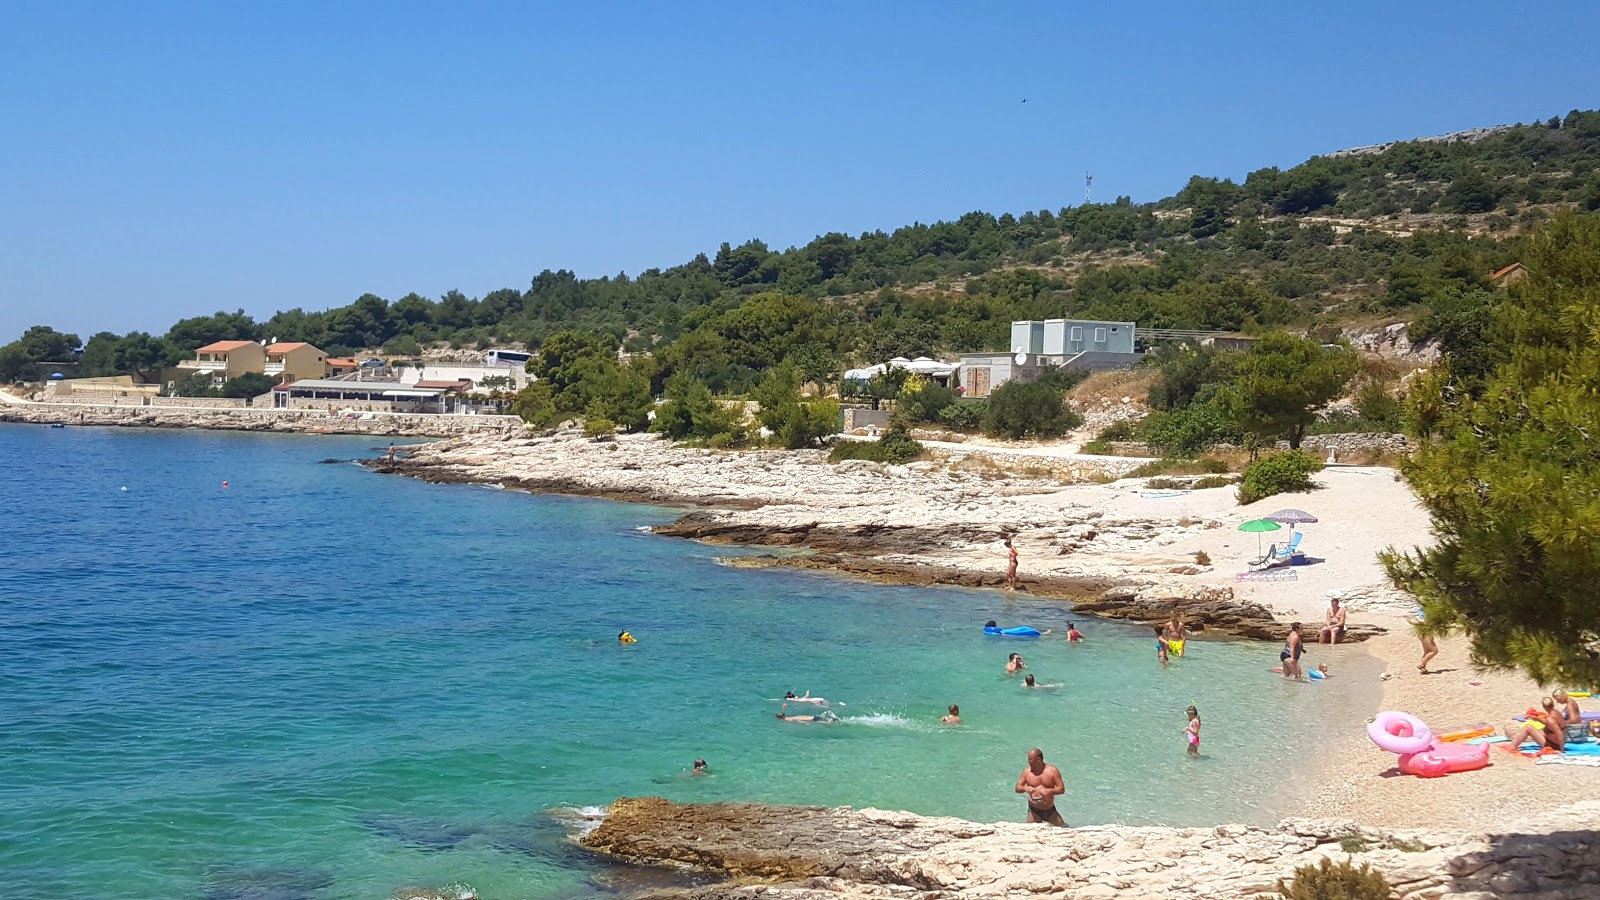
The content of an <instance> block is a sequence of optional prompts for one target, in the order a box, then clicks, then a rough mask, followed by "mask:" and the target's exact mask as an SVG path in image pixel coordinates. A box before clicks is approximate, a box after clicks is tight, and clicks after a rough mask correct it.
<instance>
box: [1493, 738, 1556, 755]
mask: <svg viewBox="0 0 1600 900" xmlns="http://www.w3.org/2000/svg"><path fill="white" fill-rule="evenodd" d="M1498 746H1499V747H1500V749H1501V750H1504V751H1505V752H1507V753H1515V754H1516V755H1518V756H1525V757H1527V758H1529V759H1532V758H1534V757H1536V756H1559V755H1560V754H1559V753H1558V752H1557V751H1555V750H1552V749H1550V748H1549V747H1541V746H1539V745H1538V744H1535V743H1534V742H1533V741H1524V742H1523V743H1522V745H1521V746H1518V747H1513V746H1511V744H1510V742H1509V741H1508V742H1506V743H1504V744H1500V745H1498Z"/></svg>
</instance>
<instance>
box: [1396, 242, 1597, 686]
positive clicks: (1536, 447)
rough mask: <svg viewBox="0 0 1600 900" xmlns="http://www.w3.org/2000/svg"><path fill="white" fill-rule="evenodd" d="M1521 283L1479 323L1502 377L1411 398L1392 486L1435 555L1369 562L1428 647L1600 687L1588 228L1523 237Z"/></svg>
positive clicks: (1593, 266) (1429, 387)
mask: <svg viewBox="0 0 1600 900" xmlns="http://www.w3.org/2000/svg"><path fill="white" fill-rule="evenodd" d="M1523 262H1524V264H1525V265H1526V266H1527V268H1528V275H1527V277H1526V278H1524V279H1523V280H1522V281H1521V282H1519V283H1518V284H1516V285H1514V286H1512V287H1511V289H1510V291H1509V292H1508V294H1507V295H1506V297H1505V299H1504V301H1503V302H1501V303H1500V304H1498V305H1497V306H1495V307H1493V310H1492V313H1491V322H1490V331H1491V332H1492V333H1493V334H1495V335H1496V336H1497V338H1498V339H1499V340H1500V341H1501V342H1502V344H1503V348H1502V352H1503V353H1504V361H1503V362H1501V363H1500V364H1499V365H1497V366H1496V367H1495V368H1494V369H1493V371H1491V372H1490V373H1488V374H1487V375H1486V376H1484V378H1483V379H1482V383H1481V384H1470V383H1466V382H1464V381H1463V378H1462V376H1460V375H1459V374H1457V373H1456V372H1454V370H1453V368H1452V369H1449V370H1445V371H1435V372H1433V373H1430V374H1429V375H1427V376H1425V377H1423V378H1421V379H1419V380H1418V381H1417V383H1416V384H1415V385H1414V386H1413V388H1412V392H1411V398H1410V408H1411V418H1412V421H1413V422H1414V425H1415V428H1416V434H1417V437H1418V438H1419V441H1420V447H1419V449H1418V450H1417V451H1416V453H1414V454H1413V455H1412V456H1411V457H1410V458H1409V459H1407V460H1405V461H1403V462H1402V464H1401V473H1402V475H1403V476H1404V477H1405V479H1406V481H1407V482H1409V483H1410V485H1411V487H1412V489H1413V490H1414V491H1415V492H1416V494H1417V496H1418V498H1420V500H1421V502H1422V504H1423V506H1424V507H1426V508H1427V510H1428V513H1429V515H1430V517H1431V518H1432V523H1433V528H1432V530H1433V533H1434V535H1435V536H1436V538H1437V543H1435V544H1434V545H1433V546H1431V547H1429V548H1426V549H1421V548H1415V549H1413V550H1411V551H1410V552H1403V551H1400V550H1397V549H1391V550H1389V551H1387V552H1385V553H1384V554H1382V556H1381V559H1382V561H1383V563H1384V566H1385V568H1386V569H1387V571H1388V574H1389V578H1390V579H1391V580H1392V581H1393V583H1394V584H1395V585H1396V586H1397V587H1399V588H1402V589H1404V590H1407V591H1410V592H1411V593H1413V594H1415V595H1416V596H1417V597H1418V598H1419V600H1420V601H1421V603H1422V606H1423V608H1424V609H1425V610H1426V612H1427V626H1428V628H1429V630H1430V631H1432V632H1434V633H1443V632H1444V631H1447V630H1451V629H1454V628H1460V629H1461V630H1463V631H1465V633H1466V634H1467V635H1468V636H1469V637H1470V639H1471V641H1472V650H1473V655H1474V657H1475V658H1476V659H1477V660H1479V661H1481V662H1483V663H1485V664H1488V665H1492V666H1498V667H1507V668H1510V667H1515V668H1519V669H1522V670H1523V671H1525V672H1527V673H1528V674H1529V675H1530V676H1531V677H1533V678H1534V679H1535V680H1536V681H1538V682H1539V683H1541V684H1551V683H1554V682H1569V683H1575V684H1584V685H1587V684H1591V683H1594V682H1596V681H1600V659H1597V658H1596V656H1595V654H1594V650H1593V648H1594V646H1595V643H1594V642H1595V641H1596V640H1597V639H1600V599H1597V595H1596V593H1595V590H1594V586H1595V585H1596V584H1597V583H1600V541H1596V539H1595V535H1596V533H1597V531H1600V455H1597V454H1596V453H1595V440H1596V438H1597V437H1600V403H1597V402H1596V400H1595V398H1596V397H1597V396H1600V344H1597V343H1596V342H1595V335H1596V334H1597V333H1600V217H1597V216H1595V215H1593V214H1588V215H1575V214H1564V215H1562V216H1559V217H1558V218H1557V219H1556V220H1555V221H1554V222H1553V223H1551V224H1550V225H1549V226H1546V227H1545V228H1543V229H1541V230H1540V231H1539V232H1537V233H1536V234H1535V235H1533V236H1532V237H1531V238H1530V240H1529V242H1528V248H1527V252H1526V254H1525V255H1524V258H1523Z"/></svg>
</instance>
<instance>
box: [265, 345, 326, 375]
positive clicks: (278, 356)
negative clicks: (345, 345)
mask: <svg viewBox="0 0 1600 900" xmlns="http://www.w3.org/2000/svg"><path fill="white" fill-rule="evenodd" d="M266 352H267V362H266V374H268V375H271V376H273V377H275V378H277V379H278V380H280V381H299V380H300V379H302V378H322V377H323V376H324V375H326V374H327V371H326V370H327V360H328V354H326V353H324V352H322V351H321V350H318V349H317V348H316V347H313V346H312V345H310V344H308V343H306V342H305V341H290V342H286V343H276V344H268V345H267V348H266Z"/></svg>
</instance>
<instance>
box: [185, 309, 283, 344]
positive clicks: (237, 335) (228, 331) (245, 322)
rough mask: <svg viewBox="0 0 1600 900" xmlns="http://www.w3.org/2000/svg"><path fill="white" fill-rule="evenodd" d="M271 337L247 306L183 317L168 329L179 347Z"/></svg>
mask: <svg viewBox="0 0 1600 900" xmlns="http://www.w3.org/2000/svg"><path fill="white" fill-rule="evenodd" d="M264 337H268V335H267V334H265V333H264V329H262V327H261V326H260V325H257V324H256V321H255V320H254V319H252V318H250V317H249V316H247V315H245V313H244V310H242V309H240V310H235V311H234V312H231V313H228V312H221V311H218V312H215V313H213V314H211V315H209V316H195V317H194V318H190V319H179V320H178V322H177V323H176V324H174V325H173V326H172V328H170V329H168V331H167V341H168V342H169V343H171V344H172V345H173V346H175V347H177V348H178V349H179V350H183V351H189V350H195V349H198V348H200V347H203V346H205V345H206V344H213V343H216V342H217V341H259V340H261V339H262V338H264Z"/></svg>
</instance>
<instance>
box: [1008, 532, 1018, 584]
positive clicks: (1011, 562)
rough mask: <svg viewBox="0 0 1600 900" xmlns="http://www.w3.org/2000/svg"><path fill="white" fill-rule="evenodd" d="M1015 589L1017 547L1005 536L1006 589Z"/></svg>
mask: <svg viewBox="0 0 1600 900" xmlns="http://www.w3.org/2000/svg"><path fill="white" fill-rule="evenodd" d="M1016 589H1017V548H1016V546H1015V545H1013V544H1012V543H1011V538H1006V590H1008V591H1014V590H1016Z"/></svg>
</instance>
